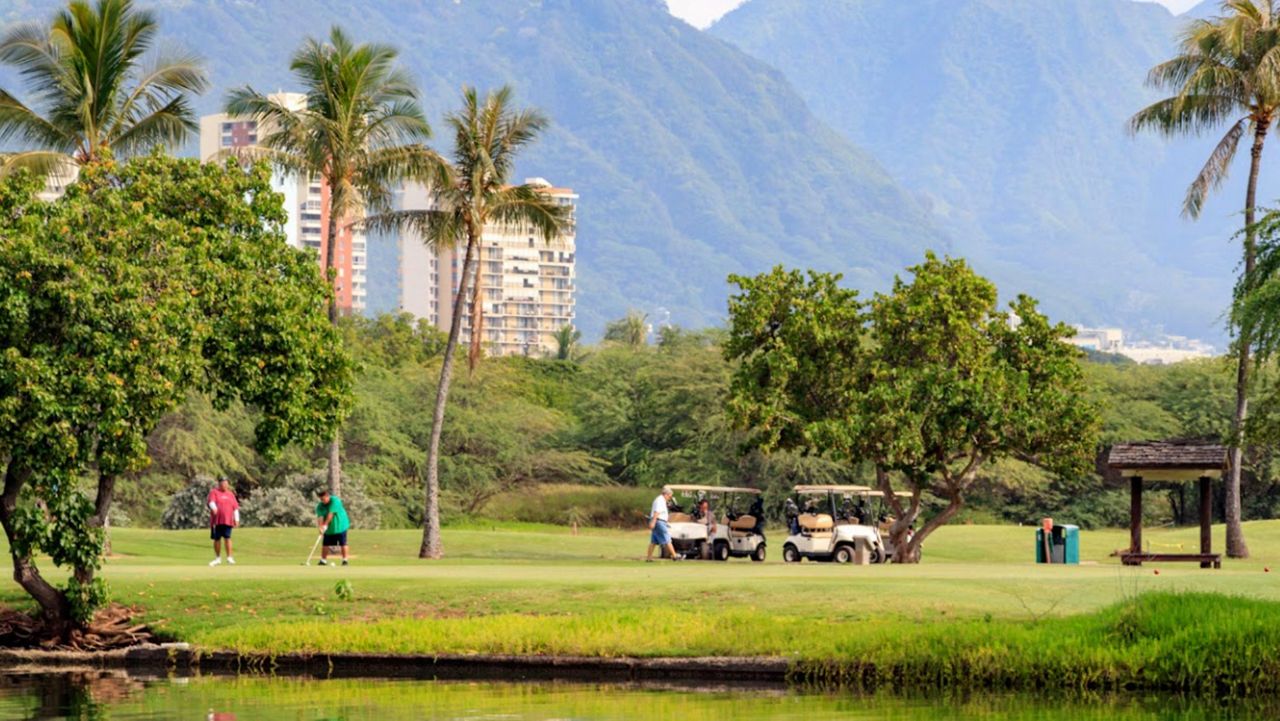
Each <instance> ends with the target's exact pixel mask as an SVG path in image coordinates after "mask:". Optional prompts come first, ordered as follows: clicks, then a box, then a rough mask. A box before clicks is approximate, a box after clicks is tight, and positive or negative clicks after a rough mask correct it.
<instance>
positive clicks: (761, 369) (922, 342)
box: [725, 254, 1097, 561]
mask: <svg viewBox="0 0 1280 721" xmlns="http://www.w3.org/2000/svg"><path fill="white" fill-rule="evenodd" d="M909 271H910V272H911V273H912V275H913V276H914V277H913V278H912V279H911V281H910V282H907V281H904V280H902V279H900V278H899V279H898V280H897V281H896V282H895V283H894V286H893V289H892V291H891V292H889V293H884V294H877V295H876V296H875V297H874V298H873V299H872V300H871V302H870V303H869V304H864V303H862V302H861V301H860V300H859V299H858V297H857V293H856V292H855V291H852V290H847V289H844V288H841V287H840V286H839V280H840V278H839V276H837V275H829V274H822V273H810V274H809V275H808V276H807V277H806V276H805V275H803V274H801V273H799V272H796V271H791V272H788V271H784V270H783V269H781V268H777V269H775V270H774V271H772V272H771V273H766V274H762V275H760V276H757V277H755V278H744V277H734V278H732V281H733V282H734V283H736V284H737V285H738V286H739V287H740V288H741V289H742V292H741V293H740V294H738V295H735V296H733V298H732V299H731V300H730V306H729V309H730V336H729V340H728V342H727V343H726V345H725V353H726V355H727V356H728V357H729V358H730V359H733V360H738V361H740V365H739V367H738V369H737V371H736V372H735V376H734V381H733V396H732V398H731V399H730V408H731V412H732V414H733V417H734V419H735V420H736V422H737V423H738V424H739V425H741V426H742V427H744V428H746V429H748V431H749V432H751V433H752V434H753V439H752V440H753V443H754V444H756V445H758V446H759V447H760V448H762V449H766V450H770V449H774V448H783V449H796V450H802V451H805V452H809V453H815V454H826V455H830V456H834V457H836V458H840V459H843V460H845V461H848V462H853V463H859V462H869V463H871V464H873V466H874V468H875V473H876V479H877V484H878V485H879V486H880V487H881V488H882V489H883V490H885V491H892V490H894V486H895V485H898V486H899V487H905V488H906V489H908V490H910V491H911V493H912V496H911V499H910V501H909V503H908V504H905V505H904V504H902V503H900V502H899V500H898V499H897V498H896V497H894V496H892V494H886V497H887V498H888V499H889V500H890V502H891V504H892V505H893V506H894V510H895V511H896V513H897V522H896V523H895V525H894V528H893V531H892V533H893V534H894V536H895V541H897V542H896V543H895V546H896V548H897V553H898V560H900V561H904V560H914V558H915V557H916V555H917V551H918V549H919V546H920V544H921V543H923V541H924V539H925V538H926V537H928V535H929V534H930V533H931V532H932V531H933V530H934V529H936V528H938V527H939V526H941V525H942V524H944V523H946V522H947V521H948V520H950V519H951V518H952V517H954V516H955V514H956V513H958V512H959V511H960V509H961V508H962V507H963V505H964V500H965V494H966V493H968V492H969V491H970V490H971V489H972V488H973V487H974V485H975V483H976V482H977V480H978V478H979V475H980V472H981V470H982V469H983V467H984V466H986V465H988V464H991V463H995V462H997V461H999V460H1001V459H1006V458H1016V459H1021V460H1024V461H1029V462H1032V463H1035V464H1037V465H1041V466H1043V467H1045V468H1047V469H1049V470H1051V471H1054V472H1059V473H1062V472H1071V471H1080V470H1081V469H1083V468H1087V466H1088V464H1089V462H1090V459H1091V458H1092V455H1093V452H1094V450H1095V448H1096V440H1097V430H1096V426H1097V412H1096V409H1094V407H1093V406H1092V404H1091V403H1090V402H1089V401H1088V400H1087V398H1086V397H1085V390H1086V386H1085V382H1084V376H1083V371H1082V369H1081V367H1080V363H1079V357H1080V356H1081V353H1080V351H1078V350H1077V349H1075V348H1074V347H1072V346H1070V345H1069V344H1067V343H1064V342H1063V339H1064V338H1066V337H1069V336H1070V334H1071V333H1072V331H1071V329H1070V328H1068V327H1066V326H1064V325H1061V324H1058V325H1054V324H1050V323H1049V322H1048V320H1047V319H1046V318H1045V317H1044V316H1043V315H1041V314H1040V313H1039V312H1038V311H1037V310H1036V305H1035V301H1033V300H1031V299H1030V298H1027V297H1025V296H1023V297H1019V298H1018V299H1017V300H1016V301H1014V302H1013V303H1012V304H1010V310H1011V312H1004V311H1000V310H999V308H998V305H997V297H996V289H995V286H993V285H992V284H991V283H990V282H989V281H987V280H985V279H984V278H981V277H980V276H978V275H977V274H975V273H974V272H973V271H972V270H971V269H970V268H969V267H968V265H967V264H965V263H964V261H961V260H953V259H939V258H937V257H935V256H934V255H932V254H929V255H927V256H926V258H925V261H924V262H923V263H921V264H920V265H917V266H914V267H912V268H910V269H909ZM926 491H928V492H930V493H933V494H935V495H937V496H941V497H943V498H945V499H946V506H945V507H944V508H943V509H942V510H941V511H940V512H939V513H937V514H936V515H933V516H932V517H931V518H929V519H927V520H926V521H925V523H924V526H923V527H922V528H921V529H920V531H919V532H917V533H914V535H910V534H909V533H908V532H909V529H910V528H911V526H912V524H914V522H915V521H916V519H917V517H918V516H919V515H920V511H921V500H922V495H923V494H924V493H925V492H926ZM908 538H909V539H910V540H909V542H908Z"/></svg>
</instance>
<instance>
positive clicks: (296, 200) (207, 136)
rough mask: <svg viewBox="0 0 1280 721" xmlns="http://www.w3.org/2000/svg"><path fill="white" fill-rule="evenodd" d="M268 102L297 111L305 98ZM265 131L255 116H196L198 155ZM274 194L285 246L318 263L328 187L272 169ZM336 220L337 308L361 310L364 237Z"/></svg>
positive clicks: (324, 239) (208, 156) (285, 96)
mask: <svg viewBox="0 0 1280 721" xmlns="http://www.w3.org/2000/svg"><path fill="white" fill-rule="evenodd" d="M268 97H269V98H270V99H271V100H273V101H275V102H277V103H279V104H281V105H284V106H285V107H288V108H291V109H295V110H297V109H301V108H302V107H303V104H304V103H305V102H306V96H305V95H303V94H301V93H276V94H274V95H270V96H268ZM268 132H270V129H269V128H264V127H259V123H258V121H257V120H254V119H252V118H238V117H233V116H230V115H227V114H226V113H216V114H214V115H206V116H204V117H202V118H200V157H201V159H203V160H205V161H210V160H215V159H217V158H218V157H219V156H221V155H222V154H225V153H227V152H229V151H234V150H236V149H239V148H247V147H251V146H254V145H257V144H258V142H259V140H260V139H261V138H262V137H263V136H264V135H266V134H267V133H268ZM271 185H272V187H273V188H274V189H275V191H276V192H278V193H281V194H283V195H284V205H285V210H286V211H287V212H288V216H289V219H288V221H287V222H286V223H285V228H284V230H285V233H286V235H287V236H288V238H289V245H292V246H294V247H295V248H306V249H308V250H312V251H314V252H315V253H316V256H317V258H318V259H319V260H320V262H321V263H322V264H323V262H324V253H325V252H326V250H327V247H328V241H329V239H328V234H329V215H328V199H329V185H328V183H326V182H325V181H324V179H323V178H314V177H308V176H294V175H287V174H285V173H282V172H281V171H279V170H277V171H276V172H275V173H274V174H273V175H272V178H271ZM344 225H345V223H340V224H339V229H338V241H337V244H336V245H335V246H334V272H335V273H336V274H337V283H336V285H335V286H334V290H335V294H336V299H337V304H338V308H339V309H340V310H342V311H344V312H352V311H357V312H358V311H362V310H364V307H365V296H366V294H367V293H368V288H367V280H366V275H367V273H366V271H367V257H366V250H367V240H366V238H365V236H364V233H363V232H353V231H352V230H351V228H350V227H344Z"/></svg>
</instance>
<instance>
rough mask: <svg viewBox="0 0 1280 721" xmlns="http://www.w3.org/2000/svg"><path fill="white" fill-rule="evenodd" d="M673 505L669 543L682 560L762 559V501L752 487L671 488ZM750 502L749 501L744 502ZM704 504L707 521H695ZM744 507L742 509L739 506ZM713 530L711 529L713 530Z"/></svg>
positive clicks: (763, 543) (670, 517)
mask: <svg viewBox="0 0 1280 721" xmlns="http://www.w3.org/2000/svg"><path fill="white" fill-rule="evenodd" d="M671 490H672V492H673V493H674V494H675V496H676V497H677V498H680V499H682V500H684V504H683V505H680V504H677V505H676V507H675V508H673V509H672V510H671V511H670V512H669V514H668V522H669V523H670V526H671V544H672V546H674V547H675V549H676V553H679V554H680V555H682V556H684V557H685V558H701V559H715V560H717V561H727V560H729V559H730V558H750V559H751V560H753V561H763V560H764V558H765V539H764V500H763V499H762V498H761V496H760V491H757V490H756V489H754V488H733V487H724V486H677V485H673V486H671ZM748 499H750V500H748ZM704 500H705V501H707V504H708V506H709V509H708V513H709V519H708V518H699V517H698V515H697V512H698V504H699V503H700V502H701V501H704ZM744 505H745V506H746V507H745V508H743V506H744ZM713 529H714V530H713Z"/></svg>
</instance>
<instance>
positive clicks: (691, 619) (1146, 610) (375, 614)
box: [0, 521, 1280, 688]
mask: <svg viewBox="0 0 1280 721" xmlns="http://www.w3.org/2000/svg"><path fill="white" fill-rule="evenodd" d="M1246 530H1247V532H1248V533H1249V536H1250V540H1251V542H1252V543H1253V544H1254V548H1255V549H1256V550H1255V554H1254V558H1253V559H1251V560H1248V561H1228V562H1226V563H1225V564H1224V567H1223V568H1222V569H1221V570H1201V569H1200V568H1199V567H1198V566H1196V565H1194V564H1168V565H1160V564H1156V565H1148V566H1144V567H1141V568H1129V567H1123V566H1121V565H1120V564H1119V563H1118V562H1117V561H1116V560H1115V559H1114V558H1111V557H1109V554H1110V552H1111V551H1112V549H1115V548H1119V547H1121V546H1123V545H1124V542H1125V541H1126V540H1127V536H1126V535H1125V533H1126V532H1125V531H1121V530H1100V531H1086V532H1084V533H1083V538H1082V563H1081V564H1080V565H1078V566H1075V565H1072V566H1064V565H1059V566H1044V565H1039V566H1038V565H1035V564H1034V563H1032V562H1031V560H1030V559H1032V558H1034V540H1033V539H1034V529H1032V528H1027V527H1009V526H963V525H961V526H953V527H948V528H945V529H943V530H942V531H939V532H938V534H937V535H936V536H935V537H934V538H932V539H930V543H929V544H928V547H927V548H926V550H925V559H924V562H923V563H922V564H920V565H917V566H911V565H908V566H898V565H892V564H890V565H881V566H849V565H836V564H824V563H811V562H805V563H801V564H784V563H782V562H781V561H779V560H778V559H777V558H776V557H773V558H770V559H769V560H767V561H766V562H764V563H753V562H750V561H747V560H733V561H729V562H725V563H718V562H713V561H685V562H679V563H674V562H670V561H662V562H657V561H655V562H654V563H644V562H643V561H642V558H643V553H644V550H645V545H646V541H647V537H646V534H645V533H644V532H638V531H614V530H585V529H584V530H582V531H581V532H579V533H578V534H577V535H574V534H573V533H572V532H571V531H570V530H568V529H565V528H561V527H556V526H549V525H545V526H544V525H531V524H530V525H518V524H477V523H473V524H468V525H457V526H450V527H447V528H446V530H445V535H444V538H445V544H446V546H445V547H446V551H447V556H446V558H445V559H444V560H443V561H440V562H432V563H426V562H422V561H419V560H417V559H416V558H415V549H416V545H417V541H418V537H419V534H418V533H417V532H416V531H409V530H402V531H401V530H397V531H391V530H388V531H365V532H359V533H355V532H353V534H352V549H353V557H352V565H351V566H349V567H333V566H317V565H315V564H314V563H313V565H311V566H304V565H303V562H304V560H305V558H306V553H307V550H308V548H309V547H310V545H311V540H312V539H313V538H314V536H312V535H311V533H310V532H309V531H307V530H306V529H301V528H298V529H254V528H246V529H242V530H241V531H239V532H238V533H237V534H236V558H237V564H236V565H234V566H229V565H223V566H219V567H216V568H210V567H209V566H208V565H207V562H208V557H209V555H210V554H209V549H208V535H207V533H206V532H201V531H159V530H134V529H117V530H115V531H113V532H112V555H111V556H110V557H109V559H108V562H107V564H106V566H105V576H106V578H107V580H108V583H109V584H110V588H111V591H112V595H113V598H114V599H115V600H116V601H118V602H120V603H124V604H128V605H132V606H135V607H137V608H138V609H139V610H140V611H141V612H142V615H141V618H142V620H143V621H145V622H147V623H149V624H150V625H151V626H152V627H153V628H154V629H155V630H157V631H159V632H160V633H162V634H163V635H164V636H166V637H168V638H170V639H172V640H177V641H185V642H189V643H191V644H193V645H194V646H195V647H197V648H198V649H202V650H234V651H238V652H241V653H245V654H267V655H273V654H284V653H316V654H321V653H343V652H347V653H350V652H357V653H393V654H522V655H549V656H602V657H614V656H635V657H663V656H735V657H742V656H775V657H776V656H782V657H788V658H792V659H794V660H795V661H796V662H797V664H798V668H804V667H805V664H810V665H811V668H812V669H817V668H819V665H821V666H822V668H823V669H825V670H822V671H821V673H825V674H834V675H836V676H839V675H840V674H844V673H848V672H849V669H851V668H853V669H857V668H859V667H860V665H861V664H864V663H875V664H880V666H881V667H882V668H885V667H892V668H895V669H897V673H898V674H925V675H927V674H936V673H938V672H939V670H938V669H939V668H949V669H951V670H952V672H955V673H958V672H959V671H960V670H961V669H964V673H965V674H966V677H967V678H969V680H971V681H974V682H975V683H977V682H984V683H992V684H996V685H1009V684H1014V683H1016V679H1012V678H1006V675H1007V674H1010V673H1013V674H1023V673H1027V674H1031V673H1037V671H1035V669H1036V668H1038V666H1037V665H1036V664H1030V665H1028V664H1029V663H1030V661H1031V660H1033V659H1040V661H1039V662H1037V663H1053V664H1070V665H1073V667H1078V668H1076V669H1075V671H1072V670H1070V669H1066V670H1059V672H1058V673H1067V674H1071V673H1076V674H1078V678H1077V679H1076V680H1077V682H1078V683H1080V684H1084V685H1107V684H1108V683H1111V682H1110V681H1108V679H1111V678H1112V676H1109V675H1108V674H1115V676H1114V679H1113V680H1114V682H1115V683H1116V684H1124V683H1129V682H1130V681H1131V680H1132V679H1131V677H1132V676H1133V674H1134V672H1135V671H1136V672H1138V674H1139V676H1142V675H1143V674H1145V675H1146V677H1147V679H1148V680H1149V681H1151V683H1152V684H1153V685H1164V683H1165V682H1166V681H1169V680H1170V679H1165V678H1159V679H1157V678H1155V677H1156V676H1158V675H1159V674H1187V675H1188V677H1186V678H1184V677H1181V676H1179V678H1178V680H1179V683H1180V684H1181V685H1182V686H1183V687H1186V688H1197V687H1199V685H1200V684H1201V683H1208V684H1221V683H1224V682H1225V680H1226V679H1228V676H1230V678H1231V679H1232V680H1230V683H1232V684H1235V683H1255V682H1257V683H1269V684H1272V685H1274V684H1275V675H1274V673H1272V674H1271V676H1270V678H1269V680H1268V679H1261V680H1258V679H1255V678H1254V675H1255V674H1256V675H1259V676H1262V675H1265V673H1264V672H1266V673H1270V671H1268V669H1270V668H1271V666H1274V664H1275V661H1274V660H1271V661H1267V660H1265V659H1262V658H1260V657H1259V658H1255V656H1256V654H1258V653H1261V650H1262V649H1267V648H1275V645H1276V643H1275V642H1280V638H1277V639H1273V640H1272V642H1268V641H1267V640H1266V639H1267V637H1268V636H1276V635H1277V628H1276V625H1275V624H1274V622H1273V620H1274V618H1275V617H1276V614H1277V613H1280V574H1277V573H1271V572H1270V569H1269V565H1268V564H1269V563H1270V561H1269V560H1268V559H1277V558H1280V522H1277V521H1263V522H1254V523H1250V524H1248V525H1247V528H1246ZM779 532H780V529H779V531H778V532H775V533H774V534H771V537H774V538H776V537H778V533H779ZM1220 532H1221V529H1220V528H1215V534H1220ZM1196 539H1197V536H1196V530H1195V529H1167V530H1160V529H1153V530H1149V531H1148V540H1149V542H1150V543H1151V544H1152V546H1153V547H1159V546H1164V545H1167V546H1170V547H1176V546H1178V545H1179V544H1183V545H1186V546H1188V547H1190V546H1191V545H1192V544H1194V543H1196ZM1220 594H1225V595H1229V596H1233V597H1238V598H1232V599H1227V598H1225V597H1224V596H1223V595H1220ZM0 602H2V603H4V604H8V605H13V606H17V607H25V604H26V600H25V599H24V597H23V596H22V595H21V594H20V593H19V590H18V589H17V588H16V587H13V586H8V587H6V588H5V590H4V593H3V595H2V596H0ZM1268 619H1271V620H1268ZM1223 648H1231V649H1233V652H1232V653H1231V654H1230V655H1229V657H1221V663H1216V664H1215V663H1209V662H1208V660H1209V659H1215V658H1219V652H1220V649H1223ZM1250 648H1252V649H1258V651H1256V652H1252V651H1249V650H1248V649H1250ZM1055 649H1057V650H1058V651H1061V653H1058V652H1056V651H1055ZM1024 654H1025V655H1026V657H1027V658H1026V659H1022V658H1021V657H1022V656H1023V655H1024ZM979 657H980V658H979ZM1196 658H1200V659H1203V660H1200V661H1196V662H1195V663H1196V665H1197V666H1204V667H1205V668H1204V669H1191V668H1181V667H1176V666H1177V664H1178V663H1182V662H1183V661H1186V660H1190V659H1196ZM832 662H840V663H843V664H844V665H843V666H841V665H839V664H837V665H836V666H830V665H828V664H830V663H832ZM1024 662H1025V663H1024ZM1251 663H1252V664H1253V666H1252V667H1251V668H1252V670H1251V671H1248V672H1245V671H1242V670H1241V669H1242V668H1243V667H1244V666H1247V665H1248V664H1251ZM850 664H852V665H850ZM938 664H941V666H938ZM975 664H978V666H979V667H982V668H985V669H986V672H987V673H990V674H991V675H992V678H988V679H985V681H983V680H980V679H977V678H976V677H974V676H973V674H974V672H975ZM1159 664H1165V665H1166V666H1168V665H1169V664H1173V666H1170V667H1168V668H1162V667H1161V666H1160V665H1159ZM1175 667H1176V668H1175ZM913 669H914V670H913ZM1272 670H1274V669H1272ZM1201 672H1203V673H1201ZM810 673H818V671H813V670H811V671H810ZM1241 673H1244V674H1245V675H1244V676H1241V675H1240V674H1241ZM1072 678H1075V677H1074V676H1073V677H1072ZM1124 678H1129V679H1130V681H1124V680H1122V679H1124ZM1251 679H1253V680H1251ZM837 680H839V679H837ZM935 680H937V681H939V682H946V683H949V684H950V683H953V682H954V681H955V680H956V679H935Z"/></svg>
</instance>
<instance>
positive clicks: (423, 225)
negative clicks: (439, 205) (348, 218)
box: [359, 210, 467, 249]
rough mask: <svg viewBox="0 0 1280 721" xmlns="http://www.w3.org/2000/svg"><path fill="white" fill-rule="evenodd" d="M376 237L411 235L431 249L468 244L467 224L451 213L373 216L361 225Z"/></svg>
mask: <svg viewBox="0 0 1280 721" xmlns="http://www.w3.org/2000/svg"><path fill="white" fill-rule="evenodd" d="M359 226H360V227H362V228H364V229H365V230H366V231H370V232H375V233H394V232H397V231H399V232H405V231H407V232H410V233H413V234H415V235H417V236H418V238H419V239H421V241H422V242H423V243H424V244H425V245H426V246H427V247H429V248H435V249H441V248H453V247H456V246H457V245H459V244H460V243H462V242H464V241H465V240H466V232H467V228H466V224H465V223H464V222H463V220H462V217H461V215H460V214H459V213H456V212H452V211H450V210H398V211H392V212H387V213H379V214H377V215H371V216H369V217H367V218H365V219H364V220H362V221H361V222H360V223H359Z"/></svg>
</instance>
